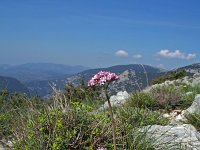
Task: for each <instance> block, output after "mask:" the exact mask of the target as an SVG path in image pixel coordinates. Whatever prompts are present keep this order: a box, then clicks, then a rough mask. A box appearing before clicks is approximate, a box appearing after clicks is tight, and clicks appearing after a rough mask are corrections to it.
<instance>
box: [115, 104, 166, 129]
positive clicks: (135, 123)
mask: <svg viewBox="0 0 200 150" xmlns="http://www.w3.org/2000/svg"><path fill="white" fill-rule="evenodd" d="M118 118H119V120H120V122H121V123H122V125H124V127H126V126H127V127H128V130H129V129H130V128H139V127H142V126H147V125H153V124H158V125H166V124H167V123H168V119H166V118H164V117H163V116H162V114H161V113H159V112H157V111H151V110H149V109H143V108H142V109H140V108H137V107H123V108H121V109H119V110H118ZM129 127H130V128H129Z"/></svg>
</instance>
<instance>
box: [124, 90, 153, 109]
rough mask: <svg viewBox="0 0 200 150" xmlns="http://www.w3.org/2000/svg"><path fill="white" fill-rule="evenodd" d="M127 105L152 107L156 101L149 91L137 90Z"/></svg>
mask: <svg viewBox="0 0 200 150" xmlns="http://www.w3.org/2000/svg"><path fill="white" fill-rule="evenodd" d="M126 105H128V106H130V107H138V108H150V109H152V108H153V107H155V105H156V101H155V99H154V98H153V97H152V96H151V95H150V94H149V93H145V92H136V93H133V94H132V95H131V96H130V98H129V99H128V101H127V102H126Z"/></svg>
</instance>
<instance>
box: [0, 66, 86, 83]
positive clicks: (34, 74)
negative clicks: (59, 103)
mask: <svg viewBox="0 0 200 150" xmlns="http://www.w3.org/2000/svg"><path fill="white" fill-rule="evenodd" d="M86 69H89V68H88V67H83V66H67V65H61V64H52V63H27V64H22V65H16V66H12V65H0V75H2V76H8V77H13V78H16V79H18V80H20V81H21V82H22V83H26V82H31V81H38V80H39V81H42V80H51V79H57V78H63V77H66V76H69V75H72V74H75V73H78V72H81V71H84V70H86Z"/></svg>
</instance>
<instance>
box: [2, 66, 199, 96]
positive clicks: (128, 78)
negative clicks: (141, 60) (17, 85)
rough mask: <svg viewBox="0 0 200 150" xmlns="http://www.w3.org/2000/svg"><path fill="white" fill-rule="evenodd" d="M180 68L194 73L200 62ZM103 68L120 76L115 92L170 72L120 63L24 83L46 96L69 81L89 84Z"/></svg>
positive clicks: (142, 85) (129, 89)
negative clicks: (82, 81) (81, 81)
mask: <svg viewBox="0 0 200 150" xmlns="http://www.w3.org/2000/svg"><path fill="white" fill-rule="evenodd" d="M4 67H7V66H4ZM178 69H185V70H186V71H187V72H188V73H189V74H192V73H196V72H200V64H199V63H197V64H192V65H188V66H185V67H181V68H177V69H176V70H178ZM101 70H103V71H110V72H115V73H117V74H118V75H119V76H120V79H119V80H117V81H115V82H113V83H112V84H111V85H110V91H111V92H112V93H113V94H114V93H116V92H118V91H125V90H126V91H127V92H133V91H136V90H140V89H144V88H145V87H147V86H148V85H150V82H151V80H152V79H155V78H156V77H159V76H161V75H163V74H167V73H169V72H170V71H163V70H162V69H159V68H156V67H152V66H148V65H141V64H130V65H118V66H112V67H108V68H98V69H89V70H85V71H83V72H80V73H76V74H74V75H70V76H67V75H66V76H64V77H57V78H56V79H46V80H33V81H30V82H25V83H24V85H25V86H26V87H27V88H28V89H29V91H31V93H32V94H34V95H35V94H36V95H40V96H46V95H49V94H51V92H52V87H55V88H56V89H60V90H62V89H63V88H64V87H65V85H66V84H67V83H73V84H75V85H77V84H78V83H79V82H80V80H82V79H83V80H84V81H85V83H86V84H87V82H88V80H89V79H90V78H91V77H92V76H93V75H95V74H96V73H97V72H99V71H101Z"/></svg>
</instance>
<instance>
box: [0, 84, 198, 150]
mask: <svg viewBox="0 0 200 150" xmlns="http://www.w3.org/2000/svg"><path fill="white" fill-rule="evenodd" d="M186 92H192V94H188V95H186V94H185V93H186ZM100 93H101V91H100V90H99V89H95V88H90V87H88V86H86V85H85V84H84V83H82V84H80V85H79V86H74V85H72V84H68V85H66V88H65V90H64V91H62V92H58V91H54V93H53V94H52V96H51V97H50V98H49V99H48V100H42V99H41V98H40V97H27V96H26V95H24V94H17V93H16V94H10V93H8V92H7V91H1V92H0V137H1V138H4V139H7V140H11V141H12V142H13V148H14V149H16V150H22V149H27V150H29V149H30V150H31V149H32V148H33V147H34V148H35V149H50V150H60V149H61V150H62V149H69V150H74V149H83V150H84V149H85V150H96V149H97V148H98V147H103V148H107V149H113V141H112V124H111V120H110V117H109V113H108V110H100V109H99V107H100V106H101V105H102V104H103V103H104V102H105V101H106V99H105V98H103V97H101V96H100V95H101V94H100ZM197 93H200V87H199V86H197V87H190V86H186V85H183V86H179V87H175V86H167V87H157V88H154V89H152V90H150V92H148V93H145V92H137V93H133V94H131V96H130V98H129V99H128V100H127V102H126V103H125V104H123V105H122V106H120V107H115V108H114V114H115V116H114V117H115V121H116V140H117V141H116V143H117V149H119V150H123V149H131V150H138V149H139V150H153V145H152V143H153V140H154V139H148V138H147V137H146V133H144V132H140V129H141V128H142V127H144V126H147V125H154V124H157V125H167V124H168V123H169V120H168V119H166V118H163V114H162V111H160V110H161V109H164V110H165V111H169V110H172V109H177V108H182V109H184V108H187V107H189V106H190V105H191V103H192V101H193V99H194V95H195V94H197ZM187 118H188V122H189V123H191V124H193V125H194V126H195V127H197V129H198V130H199V129H200V121H199V120H200V117H199V115H193V116H187ZM0 140H1V139H0Z"/></svg>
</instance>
